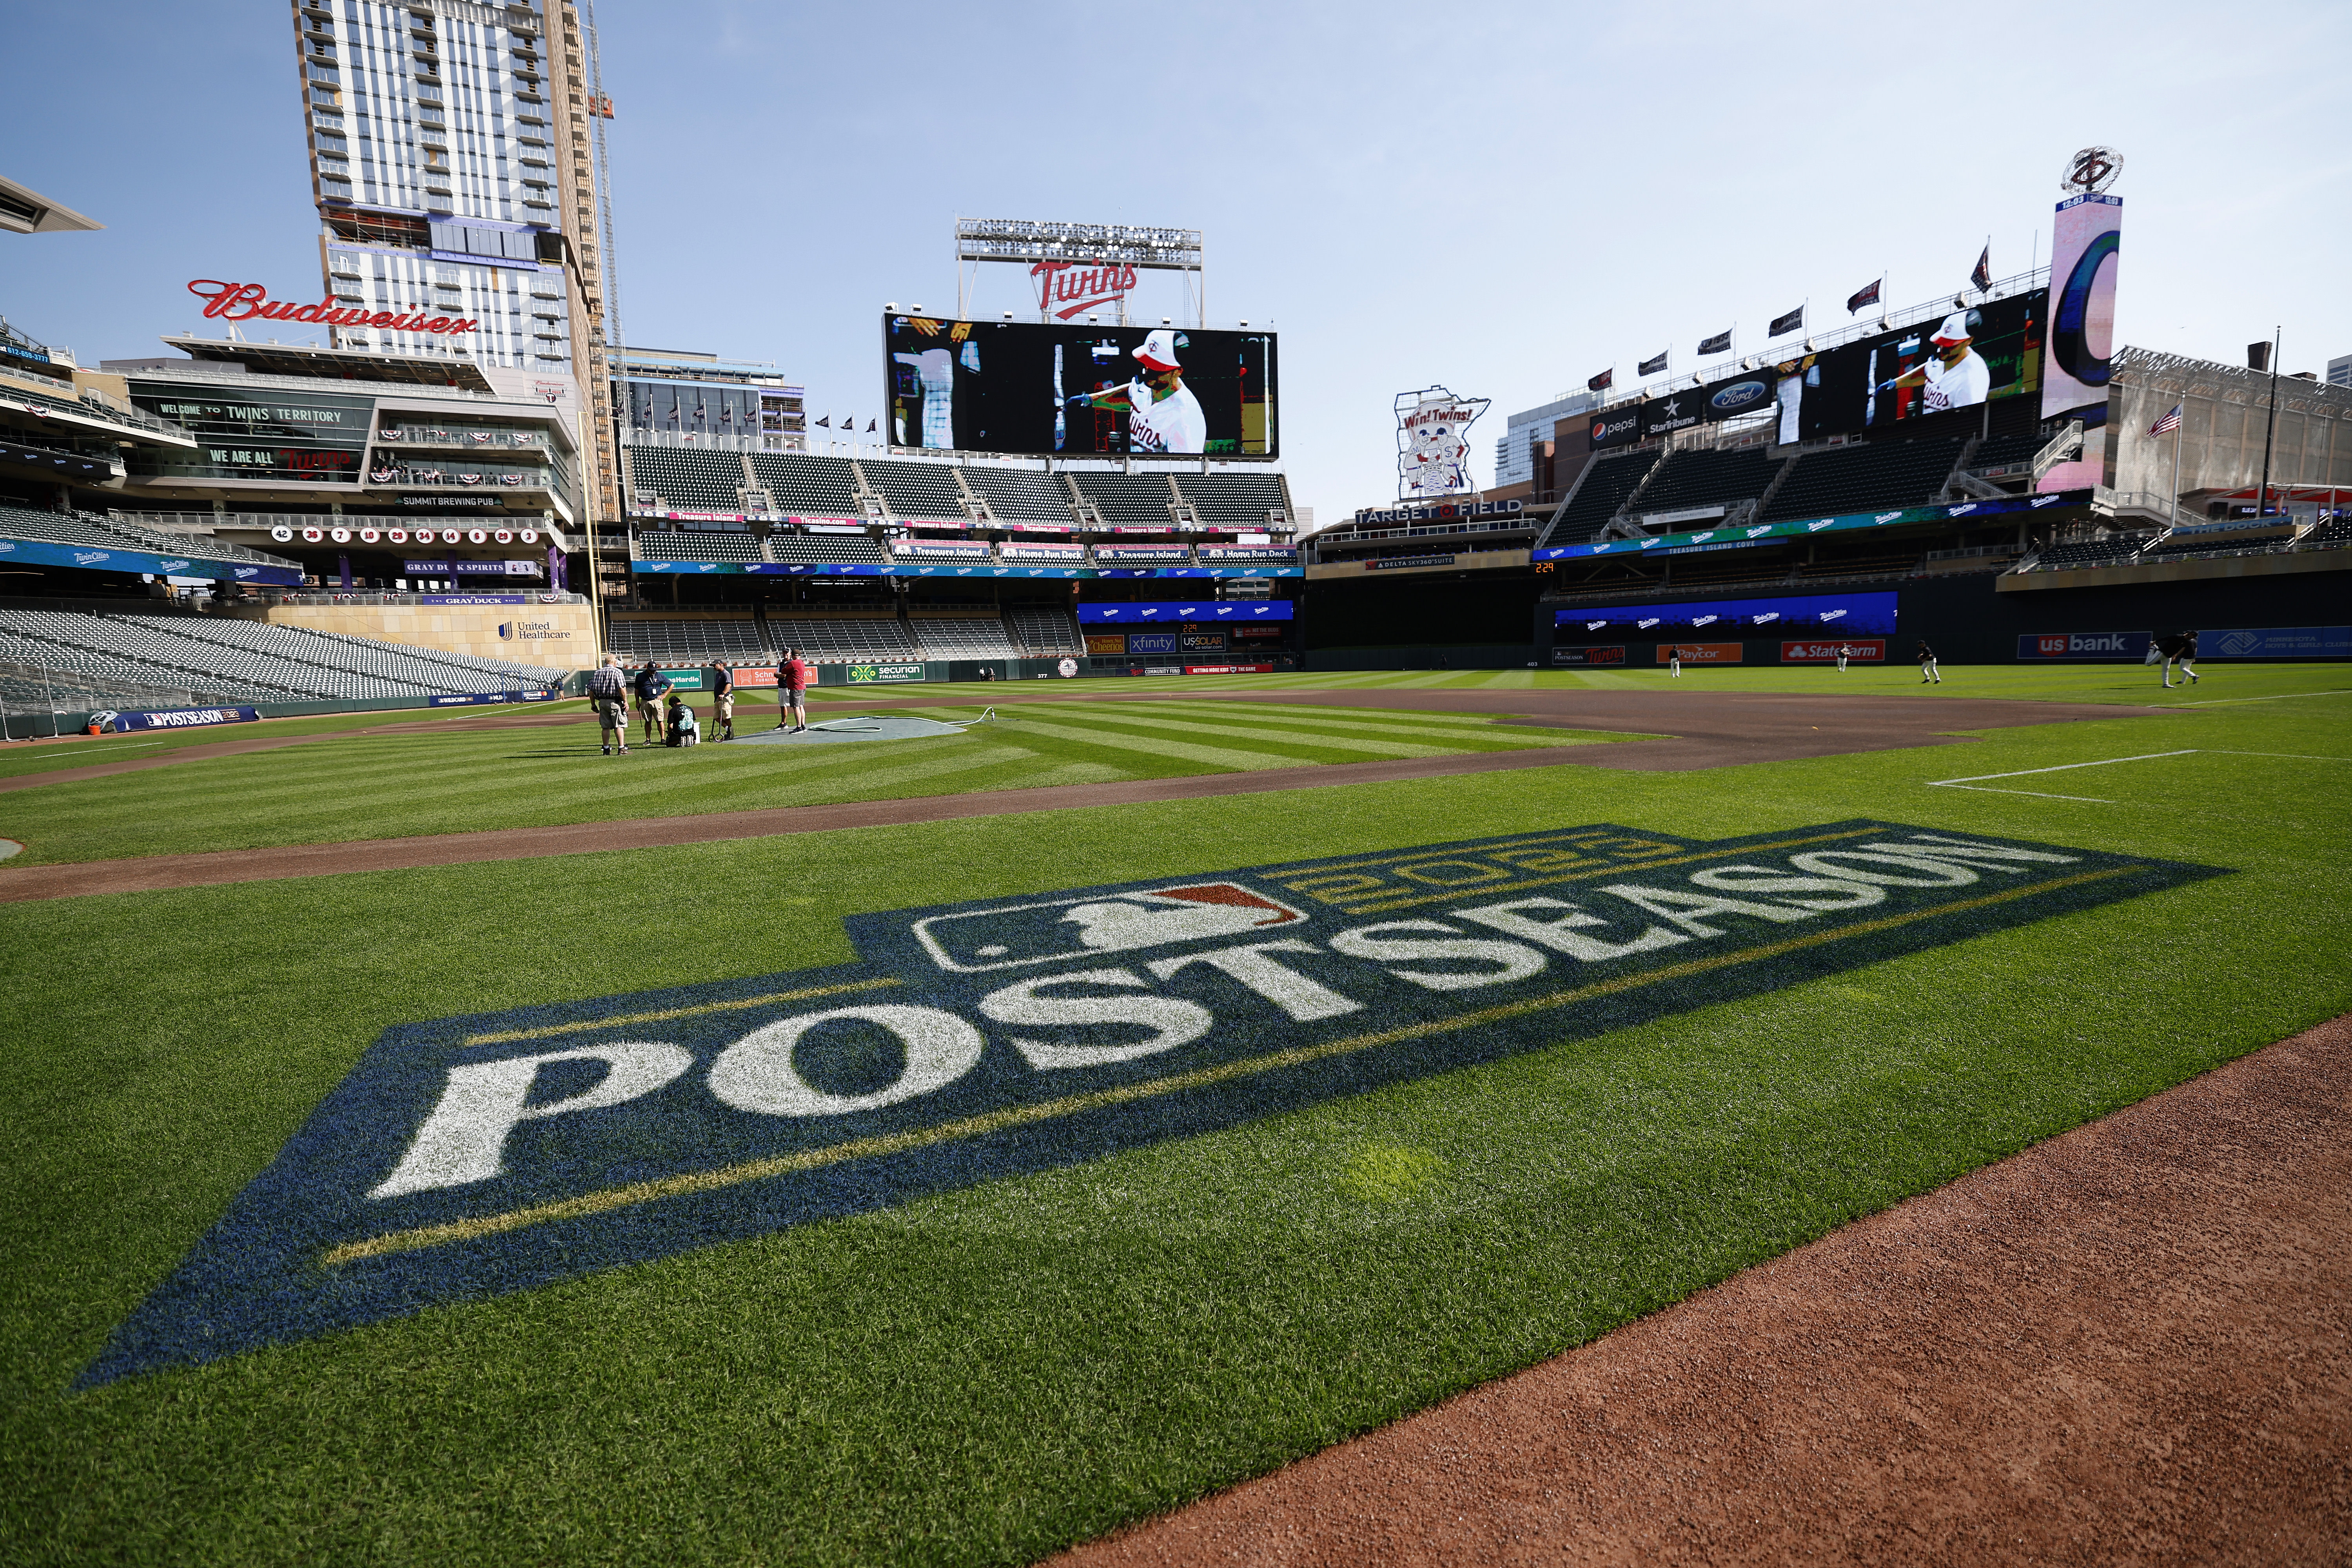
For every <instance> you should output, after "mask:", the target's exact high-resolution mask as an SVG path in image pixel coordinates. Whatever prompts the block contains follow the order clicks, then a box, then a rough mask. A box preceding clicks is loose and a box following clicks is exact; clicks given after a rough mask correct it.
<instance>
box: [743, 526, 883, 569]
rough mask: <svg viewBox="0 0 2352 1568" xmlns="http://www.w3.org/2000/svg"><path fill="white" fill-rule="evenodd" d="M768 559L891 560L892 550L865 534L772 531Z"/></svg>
mask: <svg viewBox="0 0 2352 1568" xmlns="http://www.w3.org/2000/svg"><path fill="white" fill-rule="evenodd" d="M768 559H769V560H771V561H781V562H788V563H789V562H799V561H864V562H871V563H875V564H876V565H880V564H883V563H887V561H888V560H889V559H890V552H888V551H887V550H885V549H883V548H882V542H881V541H880V540H878V539H869V538H868V537H866V535H865V534H862V533H772V534H770V535H769V536H768Z"/></svg>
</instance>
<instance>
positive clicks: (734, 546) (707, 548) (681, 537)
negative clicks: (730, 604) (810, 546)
mask: <svg viewBox="0 0 2352 1568" xmlns="http://www.w3.org/2000/svg"><path fill="white" fill-rule="evenodd" d="M637 557H638V559H639V560H642V561H763V560H765V559H767V558H766V557H765V556H763V555H761V553H760V542H759V541H758V540H756V539H754V538H752V537H751V535H750V534H748V533H710V532H704V531H698V530H686V529H662V530H658V531H651V532H646V533H640V534H638V535H637Z"/></svg>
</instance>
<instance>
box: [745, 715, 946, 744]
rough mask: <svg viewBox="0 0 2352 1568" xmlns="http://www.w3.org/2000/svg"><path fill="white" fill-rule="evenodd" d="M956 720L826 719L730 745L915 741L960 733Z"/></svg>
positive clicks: (774, 731)
mask: <svg viewBox="0 0 2352 1568" xmlns="http://www.w3.org/2000/svg"><path fill="white" fill-rule="evenodd" d="M962 733H963V727H962V726H961V725H960V724H942V723H940V722H939V721H937V720H935V719H902V718H898V717H880V716H877V717H874V718H864V719H827V720H824V721H822V722H820V723H815V724H812V725H810V726H809V727H808V728H807V729H805V730H803V731H801V732H800V733H798V734H794V733H793V731H790V730H788V729H787V730H770V731H767V732H766V733H765V734H761V735H746V736H744V737H743V738H742V739H741V740H740V741H735V742H729V743H730V744H731V745H751V746H823V745H830V744H832V743H833V742H836V741H919V740H922V739H925V738H927V737H929V736H932V735H961V734H962Z"/></svg>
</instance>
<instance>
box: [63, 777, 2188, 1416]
mask: <svg viewBox="0 0 2352 1568" xmlns="http://www.w3.org/2000/svg"><path fill="white" fill-rule="evenodd" d="M2218 874H2219V873H2218V872H2215V871H2213V870H2210V869H2209V868H2202V867H2197V866H2189V865H2182V864H2178V863H2174V862H2168V861H2154V860H2144V859H2136V858H2127V857H2124V856H2118V855H2111V854H2105V853H2100V852H2097V851H2093V850H2085V849H2073V848H2061V847H2052V846H2048V845H2040V844H2022V843H2016V842H2010V841H2000V840H1991V839H1985V838H1981V837H1973V836H1961V835H1956V834H1950V833H1943V832H1937V831H1933V830H1927V829H1922V828H1918V827H1905V826H1893V825H1890V824H1886V823H1880V822H1869V821H1853V822H1842V823H1836V824H1832V825H1829V826H1819V827H1800V828H1793V829H1790V830H1788V831H1785V832H1780V833H1774V834H1765V835H1759V836H1756V837H1747V838H1733V839H1724V840H1717V841H1715V842H1703V841H1700V840H1696V839H1690V838H1682V837H1675V836H1673V835H1669V834H1663V833H1651V832H1645V831H1640V830H1634V829H1628V828H1622V827H1614V826H1590V827H1574V828H1565V829H1560V830H1558V831H1552V832H1543V833H1530V834H1524V835H1520V836H1517V837H1507V838H1491V839H1481V840H1475V841H1470V842H1465V843H1455V844H1440V845H1432V846H1428V847H1423V848H1418V849H1409V850H1402V851H1397V852H1393V853H1381V854H1370V855H1361V856H1353V857H1346V858H1338V859H1328V860H1315V861H1307V862H1304V863H1299V864H1292V865H1282V866H1266V867H1260V868H1255V869H1251V870H1246V871H1235V872H1230V873H1220V874H1213V875H1208V876H1201V877H1192V878H1186V879H1162V880H1159V881H1153V882H1148V883H1131V884H1127V885H1122V886H1114V887H1100V888H1087V889H1072V890H1067V891H1064V892H1059V893H1055V894H1051V895H1047V896H1040V897H1035V898H1023V899H1010V900H984V901H980V902H971V903H963V904H953V905H947V906H942V907H938V908H931V909H916V910H897V911H894V912H891V913H887V914H861V915H853V916H851V917H849V918H848V921H847V925H848V930H849V934H850V936H851V938H852V939H853V940H854V942H856V949H857V952H858V953H859V961H858V962H856V963H848V964H843V965H840V966H838V967H835V968H831V969H822V970H814V971H800V972H796V973H786V974H770V975H763V976H760V977H758V978H755V979H749V980H729V981H720V982H716V983H713V984H707V985H701V986H696V987H690V988H688V989H684V990H678V991H667V992H657V993H646V994H636V995H628V996H611V997H604V998H599V999H596V1000H593V1001H583V1002H578V1003H572V1004H566V1005H558V1006H551V1007H544V1008H539V1009H534V1010H528V1011H520V1012H514V1013H505V1014H493V1015H487V1016H473V1017H457V1018H443V1019H439V1020H436V1021H435V1022H431V1023H422V1024H413V1025H404V1026H398V1027H395V1028H394V1029H391V1030H389V1031H387V1032H386V1033H385V1034H384V1035H383V1037H381V1038H380V1039H378V1040H377V1041H376V1042H375V1044H374V1045H373V1046H372V1047H370V1048H369V1049H368V1050H367V1052H366V1053H365V1054H364V1056H363V1057H362V1058H361V1060H360V1062H359V1064H358V1066H357V1067H356V1068H353V1069H352V1072H351V1074H350V1075H349V1076H348V1077H347V1078H346V1079H344V1080H343V1081H342V1082H341V1084H340V1085H339V1086H337V1087H336V1089H334V1090H333V1091H331V1093H330V1094H329V1095H328V1096H327V1098H326V1100H324V1101H323V1102H322V1103H321V1104H320V1106H319V1108H318V1109H317V1110H316V1111H314V1112H313V1113H312V1115H311V1117H310V1121H308V1122H307V1123H306V1124H305V1125H304V1126H303V1127H302V1128H301V1129H300V1130H299V1131H298V1132H296V1133H295V1135H294V1137H293V1138H292V1139H291V1140H290V1141H289V1142H288V1143H287V1144H286V1146H285V1148H284V1149H282V1150H281V1151H280V1152H278V1157H277V1158H276V1159H275V1160H274V1161H273V1162H272V1163H270V1164H269V1166H268V1168H267V1169H265V1170H264V1171H262V1172H261V1173H260V1174H259V1175H257V1177H255V1178H254V1180H253V1181H252V1183H251V1184H249V1185H247V1187H246V1189H245V1190H244V1192H242V1193H241V1194H238V1196H237V1197H236V1199H235V1200H234V1201H233V1202H232V1203H231V1205H229V1208H228V1212H227V1213H226V1215H223V1216H222V1218H221V1219H220V1221H219V1222H218V1223H217V1224H216V1225H215V1226H213V1227H212V1229H211V1230H210V1231H209V1232H208V1233H206V1234H205V1236H204V1237H202V1238H201V1239H200V1240H199V1241H198V1242H197V1244H196V1245H195V1247H194V1250H193V1251H192V1252H191V1253H190V1254H189V1256H188V1257H187V1258H186V1259H185V1260H184V1261H183V1262H182V1264H181V1265H180V1267H179V1268H177V1269H176V1270H174V1271H173V1273H172V1274H171V1275H170V1276H169V1277H168V1278H167V1279H164V1280H163V1283H162V1284H161V1285H160V1286H158V1287H157V1288H156V1289H155V1290H154V1292H153V1294H152V1295H151V1296H150V1297H149V1298H148V1299H147V1300H146V1301H145V1302H144V1303H143V1304H142V1305H141V1306H140V1307H139V1308H138V1309H137V1310H136V1311H134V1312H133V1313H132V1314H131V1317H130V1319H129V1320H128V1321H125V1322H123V1323H122V1324H121V1326H120V1327H119V1328H117V1330H116V1331H115V1332H114V1333H113V1335H112V1336H111V1338H110V1341H109V1342H108V1344H107V1346H106V1348H105V1349H104V1351H103V1352H101V1353H100V1356H99V1357H98V1359H97V1360H96V1361H95V1362H94V1363H91V1365H90V1366H89V1367H88V1368H87V1369H86V1370H85V1371H84V1373H83V1374H82V1378H81V1383H82V1384H84V1385H89V1384H101V1383H105V1382H108V1381H110V1380H112V1379H115V1378H119V1377H122V1376H125V1375H129V1374H132V1373H142V1372H145V1371H149V1370H152V1369H154V1368H158V1367H163V1366H168V1365H173V1364H176V1363H196V1362H204V1361H209V1360H213V1359H215V1358H217V1357H221V1356H226V1355H231V1354H235V1353H236V1352H242V1351H245V1350H248V1349H252V1348H254V1347H256V1346H259V1345H264V1344H268V1343H271V1342H284V1341H289V1340H295V1339H300V1338H305V1337H308V1336H311V1335H316V1334H320V1333H325V1332H329V1331H335V1330H338V1329H344V1328H350V1327H354V1326H357V1325H361V1324H364V1323H368V1322H372V1321H378V1320H381V1319H384V1318H388V1317H394V1316H397V1315H400V1314H404V1313H408V1312H414V1311H416V1310H420V1309H422V1308H424V1307H426V1306H429V1305H432V1304H435V1303H436V1302H444V1301H450V1300H463V1299H467V1298H478V1297H483V1296H488V1295H496V1294H501V1293H504V1292H507V1291H512V1290H520V1289H528V1288H530V1287H532V1286H537V1285H541V1284H545V1283H548V1282H550V1281H553V1280H558V1279H566V1278H569V1277H572V1276H574V1275H578V1274H581V1273H584V1272H587V1271H589V1270H593V1269H598V1268H609V1267H613V1266H615V1265H619V1264H625V1263H630V1262H635V1261H639V1260H643V1259H646V1258H660V1257H664V1256H667V1255H670V1254H673V1253H677V1252H682V1251H685V1250H688V1249H689V1248H693V1247H706V1246H709V1245H712V1244H715V1243H720V1242H725V1241H728V1240H731V1239H735V1238H740V1237H752V1236H758V1235H761V1234H763V1233H766V1232H770V1231H773V1230H777V1229H780V1228H782V1227H784V1226H795V1225H803V1224H807V1223H809V1222H811V1221H817V1220H824V1219H826V1218H829V1217H835V1216H839V1215H855V1214H860V1213H865V1212H868V1211H872V1210H875V1209H878V1208H883V1207H886V1206H887V1205H894V1204H900V1203H905V1202H907V1201H908V1200H911V1199H915V1198H919V1197H921V1196H923V1195H925V1194H934V1193H939V1192H943V1191H949V1190H952V1189H955V1188H958V1187H963V1186H968V1185H971V1184H975V1183H980V1182H986V1181H989V1180H992V1179H994V1178H998V1177H1003V1176H1010V1175H1016V1174H1021V1173H1030V1172H1037V1171H1043V1170H1049V1169H1053V1168H1055V1167H1060V1166H1066V1165H1073V1164H1077V1163H1083V1162H1086V1161H1088V1160H1092V1159H1095V1158H1097V1157H1099V1156H1102V1155H1105V1154H1108V1153H1111V1152H1116V1151H1118V1150H1122V1149H1131V1148H1135V1147H1138V1146H1139V1145H1146V1144H1150V1143H1155V1142H1161V1141H1164V1140H1167V1139H1171V1138H1181V1137H1185V1136H1188V1135H1191V1134H1194V1133H1201V1132H1208V1131H1215V1130H1217V1129H1220V1128H1225V1127H1231V1126H1234V1125H1235V1124H1236V1123H1240V1122H1244V1121H1251V1120H1254V1119H1255V1118H1259V1117H1264V1116H1267V1115H1270V1114H1274V1113H1277V1112H1280V1111H1285V1110H1296V1109H1299V1108H1303V1107H1307V1106H1312V1105H1314V1104H1317V1103H1318V1102H1320V1101H1323V1100H1330V1099H1332V1098H1335V1097H1338V1096H1343V1095H1352V1094H1360V1093H1362V1092H1363V1091H1365V1090H1367V1089H1374V1088H1377V1087H1379V1086H1381V1085H1383V1084H1387V1083H1392V1082H1396V1081H1399V1080H1402V1079H1413V1078H1419V1077H1423V1076H1426V1075H1429V1074H1432V1073H1438V1072H1444V1071H1448V1070H1451V1069H1454V1068H1465V1067H1471V1066H1475V1065H1476V1064H1479V1063H1484V1062H1492V1061H1496V1060H1498V1059H1500V1058H1507V1057H1509V1056H1513V1055H1515V1054H1517V1053H1520V1052H1525V1051H1531V1050H1539V1049H1543V1048H1547V1047H1555V1046H1559V1045H1561V1044H1563V1043H1566V1042H1573V1041H1576V1040H1580V1039H1587V1038H1590V1037H1594V1036H1598V1035H1601V1034H1603V1033H1606V1032H1607V1031H1610V1030H1612V1029H1618V1028H1622V1027H1625V1026H1629V1025H1633V1024H1638V1023H1641V1022H1643V1021H1644V1020H1647V1019H1651V1018H1654V1017H1657V1016H1661V1015H1664V1014H1670V1013H1675V1012H1680V1011H1683V1010H1685V1009H1689V1008H1693V1007H1698V1006H1703V1005H1708V1004H1712V1003H1716V1002H1720V1001H1725V1000H1729V999H1734V998H1738V997H1741V996H1745V995H1749V994H1755V993H1758V992H1764V991H1770V990H1774V989H1777V988H1779V987H1781V986H1786V985H1790V984H1798V983H1801V982H1804V981H1807V980H1811V979H1815V978H1818V977H1820V976H1822V975H1825V974H1829V973H1835V972H1837V971H1840V970H1845V969H1850V968H1853V967H1854V966H1855V965H1858V964H1864V963H1875V962H1878V961H1880V960H1884V959H1887V958H1891V957H1894V956H1896V955H1899V954H1902V953H1906V952H1914V951H1916V950H1919V949H1922V948H1928V947H1934V946H1937V945H1940V944H1943V943H1947V942H1961V941H1966V940H1968V939H1969V938H1972V937H1977V936H1981V935H1984V934H1987V933H1989V932H1992V931H2000V930H2003V929H2005V928H2008V927H2011V926H2016V925H2019V924H2022V923H2025V922H2028V921H2037V920H2042V919H2046V918H2048V917H2051V916H2053V915H2059V914H2063V913H2068V912H2073V911H2076V910H2086V909H2090V908H2094V907H2096V906H2098V905H2101V904H2104V903H2107V902H2111V901H2114V900H2119V899H2124V898H2127V897H2131V896H2134V895H2137V894H2140V893H2144V892H2148V891H2152V890H2154V889H2163V888H2168V887H2173V886H2177V885H2179V884H2181V883H2184V882H2187V881H2189V880H2192V879H2198V878H2201V877H2206V876H2212V875H2218Z"/></svg>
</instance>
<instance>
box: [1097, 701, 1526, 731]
mask: <svg viewBox="0 0 2352 1568" xmlns="http://www.w3.org/2000/svg"><path fill="white" fill-rule="evenodd" d="M1087 709H1088V710H1095V709H1108V710H1113V711H1126V712H1135V713H1158V712H1180V713H1210V714H1214V715H1216V716H1217V717H1219V718H1248V717H1253V716H1262V715H1266V714H1272V715H1275V716H1276V717H1278V718H1282V719H1286V720H1290V721H1303V720H1308V719H1315V720H1324V721H1337V720H1340V719H1345V720H1346V721H1348V722H1349V723H1351V724H1395V725H1407V726H1412V727H1413V728H1416V729H1420V730H1425V731H1435V730H1449V731H1462V730H1488V729H1492V728H1493V726H1494V715H1492V714H1490V713H1427V712H1422V711H1420V710H1410V709H1394V708H1334V707H1332V706H1331V705H1330V704H1328V703H1323V702H1242V701H1237V700H1232V699H1226V700H1216V699H1203V700H1201V701H1198V702H1089V703H1087Z"/></svg>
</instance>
